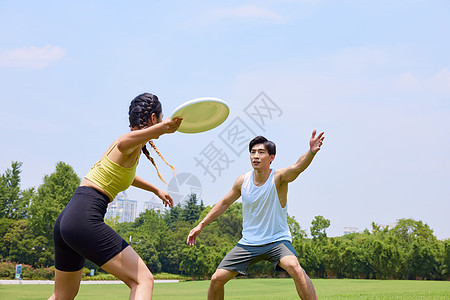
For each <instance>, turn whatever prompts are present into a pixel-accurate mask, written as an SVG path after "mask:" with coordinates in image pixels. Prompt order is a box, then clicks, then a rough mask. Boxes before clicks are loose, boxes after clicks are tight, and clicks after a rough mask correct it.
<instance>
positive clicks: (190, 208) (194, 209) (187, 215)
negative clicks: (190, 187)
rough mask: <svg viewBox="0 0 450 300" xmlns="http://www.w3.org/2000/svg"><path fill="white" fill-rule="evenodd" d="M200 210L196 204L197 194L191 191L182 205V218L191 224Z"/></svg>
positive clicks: (196, 218)
mask: <svg viewBox="0 0 450 300" xmlns="http://www.w3.org/2000/svg"><path fill="white" fill-rule="evenodd" d="M202 203H203V202H202ZM200 212H201V210H200V206H198V205H197V194H194V193H192V194H190V195H189V200H188V201H187V202H186V205H185V206H184V209H183V219H184V220H185V221H188V222H189V223H191V224H193V223H195V222H196V221H197V220H198V217H199V215H200Z"/></svg>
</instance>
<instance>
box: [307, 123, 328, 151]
mask: <svg viewBox="0 0 450 300" xmlns="http://www.w3.org/2000/svg"><path fill="white" fill-rule="evenodd" d="M316 133H317V131H316V130H315V129H314V130H313V132H312V136H311V139H310V140H309V150H311V153H312V154H316V153H317V152H319V150H320V147H321V146H322V143H323V139H324V138H325V137H324V136H323V134H324V132H321V133H320V134H319V135H318V136H317V137H316Z"/></svg>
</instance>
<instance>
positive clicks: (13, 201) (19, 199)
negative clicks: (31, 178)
mask: <svg viewBox="0 0 450 300" xmlns="http://www.w3.org/2000/svg"><path fill="white" fill-rule="evenodd" d="M21 167H22V163H21V162H17V161H14V162H12V163H11V169H7V170H6V171H5V173H4V174H2V175H1V176H0V217H3V218H9V219H15V220H19V219H24V218H26V216H27V211H28V206H29V204H30V200H31V197H32V196H33V194H34V188H30V189H27V190H24V191H22V190H21V189H20V173H21V172H22V171H21V170H20V168H21Z"/></svg>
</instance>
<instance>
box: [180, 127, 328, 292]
mask: <svg viewBox="0 0 450 300" xmlns="http://www.w3.org/2000/svg"><path fill="white" fill-rule="evenodd" d="M323 134H324V133H323V132H322V133H320V134H319V135H318V136H317V137H316V130H313V133H312V136H311V139H310V141H309V147H310V148H309V150H308V152H306V153H305V154H303V155H302V156H301V157H300V158H299V159H298V160H297V162H296V163H295V164H293V165H292V166H290V167H288V168H284V169H279V170H273V169H271V168H270V164H271V163H272V161H273V160H274V159H275V154H276V146H275V144H274V143H273V142H271V141H268V140H267V139H266V138H264V137H262V136H258V137H256V138H254V139H253V140H252V141H251V142H250V144H249V151H250V160H251V164H252V167H253V171H250V172H248V173H246V174H244V175H241V176H239V177H238V178H237V179H236V181H235V183H234V185H233V187H232V189H231V191H230V192H228V194H227V195H226V196H225V197H224V198H223V199H222V200H220V201H219V202H218V203H217V204H216V205H215V206H214V207H213V208H212V209H211V211H210V212H209V213H208V215H207V216H206V217H205V218H204V219H203V220H202V221H201V222H200V223H199V224H198V225H197V226H196V227H195V228H193V229H192V230H191V232H190V233H189V236H188V239H187V243H188V244H189V245H191V246H192V245H194V244H195V243H196V238H197V236H198V235H199V234H200V232H201V231H202V230H203V228H204V227H205V226H206V225H208V224H209V223H211V222H212V221H214V220H215V219H217V218H218V217H219V216H220V215H222V214H223V213H224V212H225V211H226V210H227V209H228V207H230V205H231V204H233V203H234V202H235V201H236V200H237V199H239V197H241V196H242V215H243V229H242V239H241V240H240V241H239V242H238V244H237V245H236V247H234V248H233V249H232V250H231V251H230V252H229V253H228V254H227V255H226V256H225V258H224V259H223V260H222V262H221V263H220V264H219V266H218V267H217V270H216V272H215V273H214V274H213V276H212V277H211V284H210V286H209V290H208V299H210V300H212V299H224V286H225V284H226V283H227V282H228V281H229V280H230V279H232V278H234V277H236V276H237V275H238V274H243V275H245V274H246V270H247V268H248V266H249V265H250V264H252V263H255V262H258V261H260V260H262V259H265V260H269V261H271V262H272V263H273V264H274V266H275V267H276V266H280V267H281V268H283V269H285V270H286V271H287V272H288V273H289V275H291V277H292V278H293V279H294V282H295V287H296V289H297V293H298V295H299V296H300V298H301V299H317V296H316V292H315V290H314V286H313V284H312V282H311V280H310V279H309V277H308V275H306V273H305V271H304V270H303V269H302V267H301V266H300V264H299V262H298V259H297V254H296V252H295V250H294V247H292V244H291V242H292V238H291V234H290V231H289V227H288V224H287V190H288V183H289V182H292V181H294V180H295V179H296V178H297V177H298V175H299V174H300V173H301V172H303V171H304V170H305V169H306V168H307V167H308V166H309V165H310V163H311V161H312V160H313V158H314V156H315V155H316V153H317V152H318V151H319V150H320V147H321V146H322V143H323V140H324V138H325V137H324V136H323Z"/></svg>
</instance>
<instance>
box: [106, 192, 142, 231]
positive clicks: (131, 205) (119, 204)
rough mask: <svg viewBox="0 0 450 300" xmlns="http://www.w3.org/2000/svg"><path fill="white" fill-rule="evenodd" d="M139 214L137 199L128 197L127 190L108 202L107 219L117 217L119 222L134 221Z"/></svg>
mask: <svg viewBox="0 0 450 300" xmlns="http://www.w3.org/2000/svg"><path fill="white" fill-rule="evenodd" d="M136 214H137V201H136V200H130V199H128V196H127V193H126V192H125V191H123V192H120V193H119V194H117V196H116V198H114V200H113V201H112V202H111V203H109V204H108V208H107V209H106V214H105V219H109V218H113V219H114V218H117V217H119V219H118V222H119V223H124V222H134V220H135V219H136Z"/></svg>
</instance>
